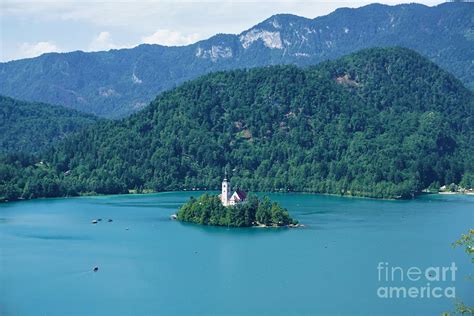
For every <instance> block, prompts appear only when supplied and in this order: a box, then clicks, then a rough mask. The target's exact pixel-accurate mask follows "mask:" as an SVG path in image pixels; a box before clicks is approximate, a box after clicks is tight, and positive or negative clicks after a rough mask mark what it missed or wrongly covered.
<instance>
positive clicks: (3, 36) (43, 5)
mask: <svg viewBox="0 0 474 316" xmlns="http://www.w3.org/2000/svg"><path fill="white" fill-rule="evenodd" d="M372 2H373V1H359V0H357V1H347V0H344V1H329V0H317V1H315V0H302V1H297V0H279V1H269V0H260V1H255V0H253V1H249V0H207V1H200V0H186V1H180V0H175V1H171V0H165V1H162V0H160V1H157V0H139V1H131V0H118V1H117V0H115V1H114V0H101V1H97V0H64V1H57V0H56V1H51V0H29V1H22V0H0V61H1V62H6V61H10V60H16V59H22V58H30V57H36V56H39V55H41V54H43V53H47V52H68V51H74V50H82V51H100V50H109V49H117V48H129V47H134V46H137V45H140V44H143V43H148V44H161V45H167V46H176V45H188V44H191V43H194V42H196V41H199V40H202V39H206V38H209V37H211V36H212V35H214V34H217V33H231V34H239V33H241V32H242V31H244V30H246V29H249V28H251V27H252V26H253V25H255V24H258V23H259V22H261V21H263V20H265V19H267V18H268V17H270V16H272V15H273V14H277V13H291V14H295V15H299V16H304V17H307V18H315V17H317V16H321V15H326V14H328V13H331V12H332V11H334V10H335V9H337V8H340V7H351V8H356V7H361V6H364V5H367V4H369V3H372ZM377 2H379V3H384V4H390V5H395V4H399V3H407V2H413V1H400V0H398V1H397V0H380V1H377ZM441 2H443V1H438V0H421V1H418V3H422V4H425V5H429V6H433V5H437V4H439V3H441Z"/></svg>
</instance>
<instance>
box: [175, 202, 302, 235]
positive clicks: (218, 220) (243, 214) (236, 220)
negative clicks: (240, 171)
mask: <svg viewBox="0 0 474 316" xmlns="http://www.w3.org/2000/svg"><path fill="white" fill-rule="evenodd" d="M177 219H178V220H180V221H183V222H191V223H196V224H201V225H211V226H228V227H250V226H260V225H265V226H288V225H297V224H298V221H297V220H294V219H292V218H291V217H290V215H289V213H288V210H287V209H285V208H283V207H282V206H280V205H279V204H278V203H277V202H271V201H270V199H269V198H268V197H264V198H263V200H260V199H259V198H258V197H257V196H255V195H249V196H248V198H247V200H246V202H245V203H239V204H236V205H233V206H227V207H226V206H223V205H222V202H221V200H220V198H219V196H217V195H210V194H204V195H202V196H200V197H199V198H197V199H196V198H194V197H191V198H190V199H189V201H188V202H187V203H186V204H184V205H183V206H182V207H181V208H180V209H179V211H178V214H177Z"/></svg>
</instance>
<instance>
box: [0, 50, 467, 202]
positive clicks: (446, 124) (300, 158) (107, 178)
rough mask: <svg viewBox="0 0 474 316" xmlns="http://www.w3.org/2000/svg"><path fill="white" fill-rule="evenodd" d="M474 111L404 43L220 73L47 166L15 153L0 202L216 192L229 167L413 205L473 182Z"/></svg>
mask: <svg viewBox="0 0 474 316" xmlns="http://www.w3.org/2000/svg"><path fill="white" fill-rule="evenodd" d="M473 109H474V97H473V93H472V92H471V91H469V90H468V89H466V88H464V87H463V86H462V84H461V83H460V82H459V81H458V80H457V79H456V78H454V77H453V76H452V75H450V74H448V73H446V72H445V71H443V70H442V69H440V68H439V67H438V66H436V65H435V64H433V63H431V62H430V61H428V60H427V59H425V58H423V57H421V56H420V55H418V54H417V53H415V52H413V51H410V50H407V49H402V48H387V49H369V50H364V51H361V52H358V53H356V54H352V55H349V56H346V57H344V58H341V59H338V60H336V61H332V62H326V63H323V64H320V65H319V66H316V67H311V68H308V69H305V70H302V69H299V68H297V67H294V66H273V67H267V68H258V69H251V70H236V71H229V72H219V73H214V74H210V75H207V76H204V77H202V78H199V79H197V80H194V81H191V82H188V83H185V84H184V85H182V86H181V87H178V88H176V89H174V90H171V91H169V92H165V93H163V94H161V95H159V96H158V97H157V98H156V100H155V101H153V102H152V104H151V105H150V106H149V107H147V108H146V109H145V110H143V111H141V112H139V113H137V114H134V115H132V116H131V117H130V118H128V119H124V120H121V121H115V122H104V124H98V125H97V126H95V127H94V128H91V129H87V130H85V131H84V132H82V133H81V134H79V135H77V136H72V137H69V138H67V139H66V140H65V141H63V142H62V143H61V144H60V145H59V146H57V148H56V149H55V150H53V151H51V152H50V153H49V154H48V155H46V156H44V163H43V164H42V165H41V166H38V165H34V164H32V163H31V162H29V161H28V159H27V158H22V159H23V160H22V162H21V163H20V162H19V161H20V160H19V158H18V157H17V158H14V159H12V158H11V157H10V158H9V159H10V161H7V162H6V163H4V164H3V165H0V168H3V169H0V170H2V172H3V173H4V174H7V176H6V177H5V176H3V179H4V180H3V181H4V183H3V184H2V186H3V187H2V188H3V190H4V192H3V196H8V197H9V198H10V199H14V198H18V197H19V196H22V197H24V198H30V197H35V196H42V195H47V196H54V195H75V194H80V193H86V192H95V193H125V192H128V190H129V189H137V190H139V191H140V190H142V189H152V190H155V191H161V190H183V189H187V190H189V189H192V188H207V189H217V188H219V185H220V181H221V178H222V174H223V172H224V168H225V167H227V168H228V170H233V171H232V181H233V183H234V185H236V186H239V187H241V188H245V189H246V190H249V191H256V190H260V191H278V190H282V191H305V192H324V193H336V194H346V195H358V196H369V197H385V198H393V197H402V198H408V197H411V196H412V195H413V194H416V193H418V192H420V191H421V190H422V189H424V188H426V187H428V186H430V185H431V186H434V187H439V186H440V185H442V184H446V183H448V184H449V183H452V182H454V183H459V182H463V185H465V186H472V185H473V184H472V183H467V182H468V181H470V180H469V179H472V178H473V177H472V173H473V171H474V161H473V159H472V157H474V151H473V149H474V145H473V140H474V137H473V127H474V116H473ZM5 159H6V158H4V160H5ZM5 170H7V171H5ZM24 170H27V172H25V171H24ZM5 172H6V173H5ZM38 174H41V177H40V176H38ZM44 181H47V185H46V186H42V185H43V184H44ZM32 183H34V184H35V186H34V187H35V188H36V189H32V185H31V184H32ZM25 188H27V189H25ZM7 189H8V190H9V193H8V192H6V191H7ZM42 190H43V191H42ZM0 192H1V191H0ZM0 195H2V194H1V193H0Z"/></svg>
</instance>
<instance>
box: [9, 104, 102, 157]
mask: <svg viewBox="0 0 474 316" xmlns="http://www.w3.org/2000/svg"><path fill="white" fill-rule="evenodd" d="M97 120H98V118H97V117H95V116H93V115H90V114H84V113H81V112H78V111H76V110H72V109H68V108H65V107H62V106H55V105H50V104H44V103H32V102H25V101H19V100H15V99H12V98H9V97H5V96H1V95H0V153H8V152H24V153H38V152H41V151H44V150H45V149H47V148H49V147H50V146H51V145H52V144H54V143H56V142H58V141H59V140H61V139H63V138H64V137H66V136H67V135H69V134H72V133H75V132H78V131H80V130H82V129H84V128H85V127H87V126H90V125H92V124H93V123H95V122H97Z"/></svg>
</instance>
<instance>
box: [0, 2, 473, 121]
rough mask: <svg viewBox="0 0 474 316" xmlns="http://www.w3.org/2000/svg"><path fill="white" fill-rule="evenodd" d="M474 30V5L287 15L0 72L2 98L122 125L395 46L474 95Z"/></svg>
mask: <svg viewBox="0 0 474 316" xmlns="http://www.w3.org/2000/svg"><path fill="white" fill-rule="evenodd" d="M473 21H474V5H472V3H443V4H440V5H438V6H435V7H427V6H424V5H420V4H402V5H397V6H386V5H380V4H372V5H368V6H364V7H361V8H357V9H348V8H342V9H338V10H336V11H335V12H333V13H331V14H329V15H327V16H322V17H318V18H315V19H307V18H303V17H299V16H294V15H288V14H279V15H275V16H272V17H270V18H269V19H267V20H265V21H263V22H262V23H259V24H258V25H255V26H254V27H252V28H250V29H248V30H246V31H243V32H242V33H240V34H238V35H233V34H232V35H231V34H227V35H226V34H219V35H216V36H213V37H211V38H209V39H207V40H204V41H200V42H198V43H195V44H192V45H188V46H182V47H165V46H159V45H140V46H137V47H135V48H133V49H121V50H111V51H108V52H95V53H84V52H71V53H62V54H57V53H52V54H45V55H43V56H40V57H37V58H31V59H24V60H18V61H13V62H8V63H0V93H1V94H4V95H8V96H11V97H16V98H21V99H24V100H30V101H42V102H47V103H52V104H61V105H64V106H68V107H72V108H75V109H77V110H80V111H83V112H88V113H94V114H96V115H100V116H104V117H111V118H119V117H124V116H127V115H128V114H130V113H133V112H136V111H139V110H140V109H142V108H144V107H145V106H146V105H147V104H148V103H149V102H150V101H151V100H153V98H154V97H155V96H156V95H157V94H158V93H160V92H162V91H165V90H168V89H170V88H173V87H175V86H177V85H178V84H181V83H183V82H184V81H186V80H190V79H194V78H196V77H198V76H201V75H204V74H206V73H209V72H213V71H219V70H229V69H237V68H250V67H258V66H266V65H276V64H295V65H298V66H308V65H314V64H317V63H319V62H322V61H325V60H328V59H335V58H338V57H340V56H343V55H346V54H350V53H352V52H355V51H358V50H360V49H363V48H368V47H386V46H402V47H407V48H411V49H413V50H415V51H417V52H419V53H420V54H422V55H424V56H426V57H428V58H429V59H430V60H432V61H434V62H435V63H437V64H438V65H440V66H442V67H443V68H444V69H446V70H448V71H449V72H451V73H453V74H454V75H456V76H457V77H458V78H459V79H461V80H462V81H463V82H464V83H465V84H466V86H468V87H470V88H471V89H474V63H473V62H472V61H473V60H474V49H473V47H474V27H473Z"/></svg>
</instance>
